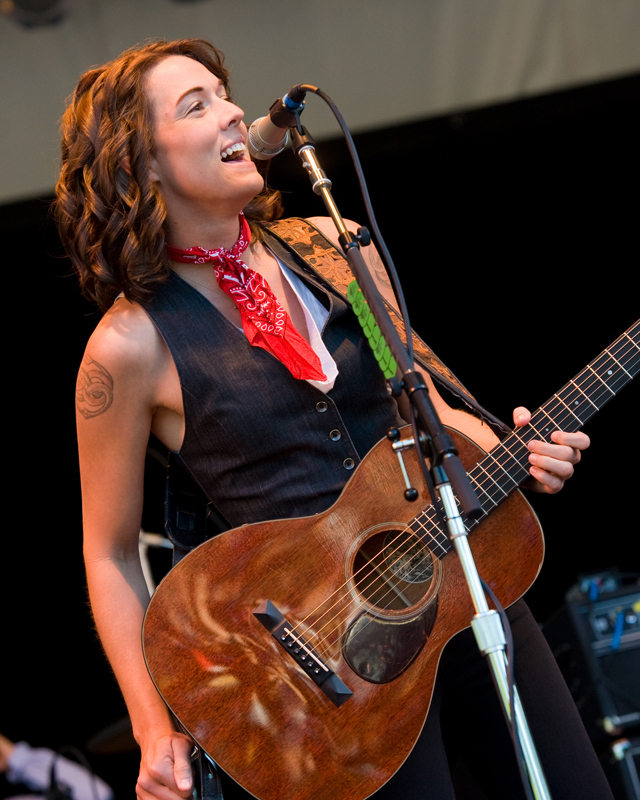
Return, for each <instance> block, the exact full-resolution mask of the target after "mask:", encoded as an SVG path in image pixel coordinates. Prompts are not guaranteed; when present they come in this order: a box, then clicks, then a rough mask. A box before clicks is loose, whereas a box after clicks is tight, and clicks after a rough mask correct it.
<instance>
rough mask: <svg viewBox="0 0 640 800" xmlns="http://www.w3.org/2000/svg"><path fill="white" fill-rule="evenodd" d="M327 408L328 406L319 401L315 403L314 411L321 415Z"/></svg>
mask: <svg viewBox="0 0 640 800" xmlns="http://www.w3.org/2000/svg"><path fill="white" fill-rule="evenodd" d="M328 408H329V406H328V405H327V404H326V403H325V402H324V400H320V402H319V403H316V411H319V412H320V413H321V414H324V412H325V411H326V410H327V409H328Z"/></svg>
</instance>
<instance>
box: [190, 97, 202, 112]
mask: <svg viewBox="0 0 640 800" xmlns="http://www.w3.org/2000/svg"><path fill="white" fill-rule="evenodd" d="M203 108H204V104H203V103H202V101H201V100H198V102H197V103H194V104H193V105H192V106H191V108H190V109H189V111H188V112H187V113H191V112H192V111H202V109H203Z"/></svg>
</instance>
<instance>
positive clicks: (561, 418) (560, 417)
mask: <svg viewBox="0 0 640 800" xmlns="http://www.w3.org/2000/svg"><path fill="white" fill-rule="evenodd" d="M621 338H622V337H621ZM630 341H631V345H632V346H633V347H635V343H634V342H633V341H632V340H630ZM614 344H615V343H614ZM611 347H613V345H612V346H611ZM609 349H611V348H609ZM637 349H638V350H639V351H640V347H637ZM605 353H606V354H607V355H608V356H609V357H610V358H611V359H612V360H613V362H614V363H615V366H617V367H619V368H620V369H622V370H623V371H624V372H625V373H626V375H627V377H628V378H629V379H630V378H631V376H630V374H629V373H628V371H627V370H626V369H625V365H624V364H623V363H621V362H620V361H619V360H618V359H619V358H620V357H621V354H620V353H617V354H616V355H617V356H618V358H616V357H615V356H614V355H613V354H612V353H609V352H608V350H606V351H604V353H603V354H602V355H604V354H605ZM598 358H600V357H598ZM597 360H598V359H596V361H597ZM623 361H624V359H623ZM592 363H594V362H592ZM607 366H609V365H607ZM588 369H589V368H586V369H585V370H583V372H582V373H580V374H579V375H578V376H576V378H574V379H573V380H572V381H569V383H568V384H566V386H565V387H563V389H562V390H561V391H560V393H562V392H564V391H565V390H568V391H573V390H572V389H571V388H570V387H571V385H572V384H573V387H574V388H575V389H576V390H577V391H578V392H579V393H580V394H581V395H583V396H584V397H585V399H586V400H587V402H589V403H590V404H591V405H593V406H594V408H595V409H596V410H599V407H598V406H597V405H595V404H594V403H591V401H590V400H589V398H588V394H585V393H584V392H583V391H582V388H581V387H580V386H579V385H577V384H578V381H579V380H580V378H581V376H583V375H585V374H587V370H588ZM609 374H611V370H609ZM588 377H589V379H590V383H591V386H593V385H597V384H598V382H599V381H600V382H602V384H603V385H604V386H607V384H606V383H605V381H604V379H602V378H601V377H600V376H597V375H595V374H594V375H588ZM625 383H626V381H625ZM589 388H590V387H588V388H587V391H589ZM607 389H609V387H608V386H607ZM609 390H610V389H609ZM610 391H612V390H610ZM560 393H559V394H560ZM615 393H616V392H612V395H613V394H615ZM556 399H558V400H559V401H560V403H561V407H560V414H557V411H556V414H555V418H554V417H551V416H550V415H549V414H548V413H547V411H546V407H547V406H548V405H550V404H551V403H553V401H554V400H556ZM566 399H567V400H569V398H568V397H567V398H566ZM576 402H577V401H576ZM539 412H541V413H542V414H544V415H545V416H546V417H547V418H548V419H549V420H550V421H551V422H552V424H553V425H556V426H557V427H558V428H563V429H566V424H565V422H566V420H567V419H568V420H571V418H572V417H575V418H576V419H577V420H578V422H579V427H582V425H583V424H584V422H583V420H582V419H580V418H579V417H577V416H576V415H575V414H574V412H573V410H572V409H571V408H570V406H569V405H567V404H566V403H564V401H563V400H561V399H560V397H559V396H558V395H555V396H554V397H553V398H551V400H549V401H547V403H546V404H545V405H544V406H542V407H541V408H540V409H538V411H537V412H535V413H534V415H533V416H532V422H531V423H529V425H528V426H525V427H524V428H522V429H518V433H519V434H520V435H516V434H515V432H512V433H513V435H514V438H515V440H516V441H517V442H518V443H519V444H520V445H521V446H522V447H524V453H525V454H527V455H528V453H529V451H528V448H527V446H526V443H525V442H524V441H523V439H524V435H525V433H526V432H527V431H526V428H528V427H530V428H531V429H532V430H533V431H534V435H535V434H537V435H538V437H539V438H541V439H542V440H547V436H545V435H544V434H543V433H541V432H540V431H538V430H537V427H536V425H535V424H532V423H533V419H534V417H535V416H536V414H538V413H539ZM538 424H540V423H538ZM554 429H557V428H554ZM547 431H549V429H548V428H547ZM545 433H546V431H545ZM549 433H550V432H549ZM508 438H509V437H507V439H508ZM532 438H533V437H532ZM501 444H504V442H503V443H501ZM509 447H510V446H507V447H506V448H501V446H500V445H497V446H496V448H494V449H493V450H492V451H491V452H490V453H489V454H488V455H489V456H492V455H493V453H494V451H495V450H500V449H504V450H506V452H507V453H508V454H509V456H510V457H511V459H512V460H514V461H516V465H517V466H519V467H521V468H522V465H521V464H519V463H518V458H517V457H516V456H515V454H514V453H512V452H511V451H510V449H509ZM520 458H522V455H521V454H520ZM486 460H493V461H494V462H495V463H496V464H498V467H499V469H500V471H501V472H503V473H504V474H505V475H507V476H508V477H509V479H510V480H511V481H512V482H513V483H514V486H517V485H518V481H516V480H515V479H514V478H513V476H511V475H510V474H509V472H508V470H506V469H505V468H504V467H503V466H502V465H501V464H500V462H499V461H498V460H497V459H495V458H493V459H491V458H490V459H487V458H484V459H482V460H481V461H480V462H478V464H477V465H475V466H476V467H481V468H482V466H481V465H482V464H483V462H484V461H486ZM483 471H484V470H483ZM487 475H488V477H489V480H490V481H491V482H493V483H494V485H495V486H496V487H497V488H498V489H499V490H500V491H501V492H502V493H503V494H504V497H506V496H507V494H508V493H507V492H505V491H504V489H503V488H502V486H501V485H500V483H499V481H496V480H495V479H494V477H493V475H491V474H490V473H487ZM476 483H477V487H478V488H479V489H480V490H481V491H482V493H483V494H485V495H486V497H488V498H489V499H490V500H491V502H492V503H493V504H494V505H495V506H497V505H498V503H496V501H495V500H494V498H493V497H492V496H491V494H490V493H489V492H487V490H486V489H485V488H484V487H483V485H482V483H481V482H480V481H476ZM502 499H504V498H502ZM498 502H499V501H498ZM431 509H433V511H435V509H434V508H433V505H431V506H430V507H428V508H427V509H425V510H424V511H423V512H422V513H421V514H420V515H418V517H416V518H415V519H414V520H412V523H414V522H416V521H417V520H418V519H419V517H424V516H427V521H428V522H429V523H431V525H432V527H435V528H436V530H437V531H438V533H442V530H441V528H440V526H439V525H438V524H437V520H436V519H435V518H434V519H430V518H429V517H428V515H427V512H428V511H430V510H431ZM483 512H484V515H485V516H486V515H487V513H488V512H487V511H486V510H485V509H484V508H483ZM418 524H419V525H420V526H421V527H423V528H424V527H425V526H424V524H423V523H419V522H418ZM407 532H410V533H411V534H413V536H414V538H415V542H414V543H418V544H419V545H421V546H422V547H425V548H426V550H427V552H426V554H425V556H424V558H422V559H421V560H419V561H418V562H417V563H416V564H415V568H419V567H420V565H421V564H423V563H424V562H426V561H428V560H429V559H431V558H432V557H433V558H436V559H437V556H435V555H434V554H432V553H431V552H430V550H429V548H428V545H427V543H426V542H425V541H424V540H423V538H422V537H420V536H417V535H416V534H415V531H413V530H412V529H411V528H409V527H407V528H405V529H404V530H403V531H401V532H400V533H399V534H398V536H396V537H395V539H392V540H391V542H390V543H389V545H387V548H385V549H384V550H381V551H380V552H379V553H377V554H376V557H380V556H381V559H382V560H384V553H385V552H386V550H388V547H389V546H391V545H392V544H393V543H394V542H395V541H398V540H400V544H399V545H398V547H397V548H396V550H393V551H392V552H391V553H390V554H389V555H388V556H387V569H388V570H389V571H393V567H394V566H395V565H396V564H397V563H398V562H399V561H401V559H402V555H400V556H399V557H398V559H396V561H394V562H393V563H392V564H388V558H389V556H392V555H393V554H394V553H396V552H397V551H398V550H399V549H400V548H401V547H402V546H403V544H406V543H407V542H408V541H409V540H407V539H405V538H404V536H405V534H406V533H407ZM430 536H431V539H432V540H433V542H434V543H435V544H436V545H437V546H438V547H440V548H441V549H443V550H444V548H443V547H442V545H441V544H440V543H439V542H438V541H437V539H436V538H435V537H433V535H432V534H430ZM410 546H413V543H412V544H410ZM445 554H446V551H445ZM376 557H374V559H372V560H371V561H369V562H367V564H365V566H364V567H362V568H361V569H360V570H358V572H356V573H355V574H354V577H355V576H356V575H357V574H358V573H359V572H362V570H364V569H366V567H367V565H368V564H374V565H375V558H376ZM381 563H382V562H381ZM377 569H379V567H376V566H374V568H373V569H372V570H371V571H370V572H369V573H368V574H367V575H365V576H364V577H361V578H360V580H359V581H356V582H355V584H354V586H355V588H356V589H358V590H359V589H360V587H361V585H362V584H363V583H364V581H365V580H368V579H369V578H370V577H371V576H373V575H374V573H375V572H376V571H377ZM400 581H402V578H400ZM402 582H405V581H402ZM387 583H388V585H389V589H388V591H387V593H386V595H385V594H383V595H382V596H380V598H379V600H376V603H377V604H378V605H375V604H373V603H372V605H374V607H375V608H380V609H381V610H388V609H389V607H390V603H388V605H387V606H380V605H379V603H380V602H381V601H383V600H384V599H385V597H387V596H391V598H392V600H393V597H394V595H395V593H396V590H397V589H398V588H399V585H400V582H399V583H396V584H392V583H391V582H390V581H387ZM347 585H348V584H346V583H345V584H343V586H342V587H339V588H338V589H337V590H336V591H335V592H334V593H333V595H335V594H337V593H338V592H339V591H340V589H342V588H344V587H345V586H347ZM333 595H331V596H330V597H329V598H327V599H326V600H325V601H323V603H321V604H320V605H319V606H318V607H317V608H316V609H315V610H314V611H312V612H310V614H308V615H307V616H306V617H305V618H304V619H303V620H302V621H301V622H300V623H298V625H297V626H296V628H295V629H294V630H296V629H298V628H300V626H301V625H302V624H304V622H305V621H306V620H307V619H308V618H309V617H310V616H311V615H313V614H314V613H316V611H318V610H319V609H320V608H321V607H322V605H324V603H326V602H328V601H329V600H330V599H331V597H332V596H333ZM344 597H346V599H347V600H349V595H345V596H343V598H338V600H337V601H336V602H335V603H334V604H333V605H332V606H331V607H330V608H329V609H327V610H326V611H325V612H324V613H323V614H322V615H321V616H320V617H319V618H318V619H317V620H316V623H317V622H318V621H319V620H320V619H322V617H323V616H326V615H327V614H328V613H329V611H331V609H333V608H334V607H335V606H336V605H337V604H338V603H339V602H340V600H342V599H344ZM418 602H420V601H418ZM339 613H340V611H338V612H337V613H336V614H334V616H333V617H331V618H330V619H329V620H328V621H326V622H325V623H324V625H323V626H322V627H321V628H320V630H319V631H317V632H316V633H315V635H314V638H316V637H317V636H318V634H319V633H321V632H322V631H323V630H324V628H326V626H327V625H328V624H330V622H331V621H332V620H334V619H335V618H336V617H337V616H338V615H339ZM342 624H343V621H339V623H338V625H337V626H336V627H334V628H333V629H332V630H331V631H329V633H328V634H325V636H324V639H321V640H320V641H319V643H318V646H322V645H324V644H325V643H326V641H327V639H328V637H329V636H330V635H331V634H332V633H334V632H335V630H337V629H338V628H340V627H341V626H342ZM310 629H311V627H308V628H307V629H306V632H308V631H309V630H310ZM329 644H330V646H333V645H335V642H332V643H329Z"/></svg>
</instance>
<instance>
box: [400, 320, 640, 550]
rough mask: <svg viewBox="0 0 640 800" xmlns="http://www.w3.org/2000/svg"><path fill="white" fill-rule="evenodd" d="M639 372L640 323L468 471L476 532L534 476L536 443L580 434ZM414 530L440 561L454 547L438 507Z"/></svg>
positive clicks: (469, 526)
mask: <svg viewBox="0 0 640 800" xmlns="http://www.w3.org/2000/svg"><path fill="white" fill-rule="evenodd" d="M638 372H640V320H639V321H638V322H636V323H635V324H634V325H632V326H631V328H629V330H628V331H626V332H625V333H623V334H622V336H620V338H619V339H616V341H615V342H614V343H613V344H612V345H610V346H609V347H607V348H606V349H605V350H604V351H603V352H602V353H600V355H599V356H598V357H597V358H596V359H594V360H593V361H592V362H591V363H590V364H588V365H587V366H586V367H585V368H584V369H583V370H582V372H579V373H578V374H577V375H576V376H575V377H574V378H573V379H572V380H570V381H569V382H568V383H567V384H565V385H564V386H563V387H562V389H560V391H559V392H557V393H556V394H554V395H553V397H551V398H550V399H549V400H547V402H546V403H545V404H544V405H543V406H541V407H540V408H539V409H538V410H537V411H536V412H535V413H534V414H533V415H532V417H531V422H530V423H529V424H528V425H525V426H524V427H523V428H517V429H516V430H514V431H512V432H511V433H510V434H509V435H508V436H507V437H506V438H505V439H503V441H502V442H500V444H498V445H496V446H495V447H494V448H493V450H491V451H490V452H489V453H488V454H487V455H486V456H485V457H484V458H483V459H481V460H480V461H479V462H478V463H477V464H476V465H475V466H474V467H473V469H472V470H471V471H470V472H469V477H470V478H471V483H472V485H473V488H474V490H475V492H476V494H477V496H478V499H479V501H480V505H481V506H482V510H483V511H484V515H483V516H482V517H480V519H479V520H477V521H471V520H465V527H466V528H467V530H471V529H472V528H474V527H475V526H476V525H479V524H480V523H481V522H482V521H483V519H484V517H485V516H487V515H488V514H490V513H491V512H492V511H493V509H494V508H496V507H497V506H498V505H500V503H501V502H502V501H503V500H506V498H507V497H508V496H509V495H510V494H511V493H512V492H513V491H514V490H515V489H517V488H518V487H519V486H520V485H521V484H522V483H524V482H525V481H526V480H527V478H528V477H529V470H528V464H529V460H528V459H529V453H530V451H529V449H528V447H527V444H528V443H529V442H530V441H531V439H540V440H543V441H545V442H548V441H551V434H552V433H553V431H556V430H563V431H570V432H574V431H577V430H580V428H582V426H583V425H584V424H585V423H586V422H588V421H589V420H590V419H591V417H593V415H594V414H596V413H597V412H598V411H599V410H600V409H601V408H602V407H603V406H604V405H606V403H608V402H609V400H611V398H613V397H615V396H616V395H617V394H618V392H619V391H620V390H621V389H623V388H624V387H625V386H626V385H627V384H628V383H629V382H630V381H631V380H633V378H635V377H636V375H637V374H638ZM409 528H410V529H411V530H412V531H413V532H414V533H415V534H417V535H418V536H420V538H421V539H422V540H423V541H424V542H425V543H426V544H427V545H428V546H429V547H430V548H431V549H432V550H433V552H434V554H435V555H436V556H438V557H441V556H443V555H444V554H445V553H447V552H448V551H449V550H450V549H451V546H452V545H451V542H450V540H449V538H448V537H447V535H446V533H445V532H444V531H443V530H442V529H441V527H440V525H439V522H438V518H437V515H436V511H435V508H434V507H433V506H429V507H427V508H425V509H424V511H422V512H421V513H420V514H418V516H417V517H415V518H414V519H413V520H412V521H411V523H410V524H409Z"/></svg>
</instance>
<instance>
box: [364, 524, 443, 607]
mask: <svg viewBox="0 0 640 800" xmlns="http://www.w3.org/2000/svg"><path fill="white" fill-rule="evenodd" d="M353 566H354V575H353V579H354V583H355V586H356V588H357V589H358V591H359V592H360V594H361V595H362V596H363V597H364V598H365V599H366V600H368V601H369V602H370V603H371V604H372V605H374V606H376V607H377V608H380V609H387V610H391V611H402V610H403V609H405V608H410V607H411V606H413V605H415V604H416V603H418V602H420V600H421V599H422V598H423V597H424V596H425V594H426V593H427V591H428V590H429V586H430V585H431V581H432V580H433V569H434V562H433V556H432V555H431V551H430V550H429V548H428V547H426V545H425V544H424V543H423V542H422V541H421V540H420V539H418V538H417V537H416V536H415V534H413V533H412V532H411V531H389V530H387V531H384V530H383V531H379V532H378V533H375V534H374V535H373V536H371V537H369V538H368V539H367V540H366V541H365V542H364V543H363V544H362V546H361V547H360V549H359V550H358V552H357V553H356V557H355V560H354V565H353Z"/></svg>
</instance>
